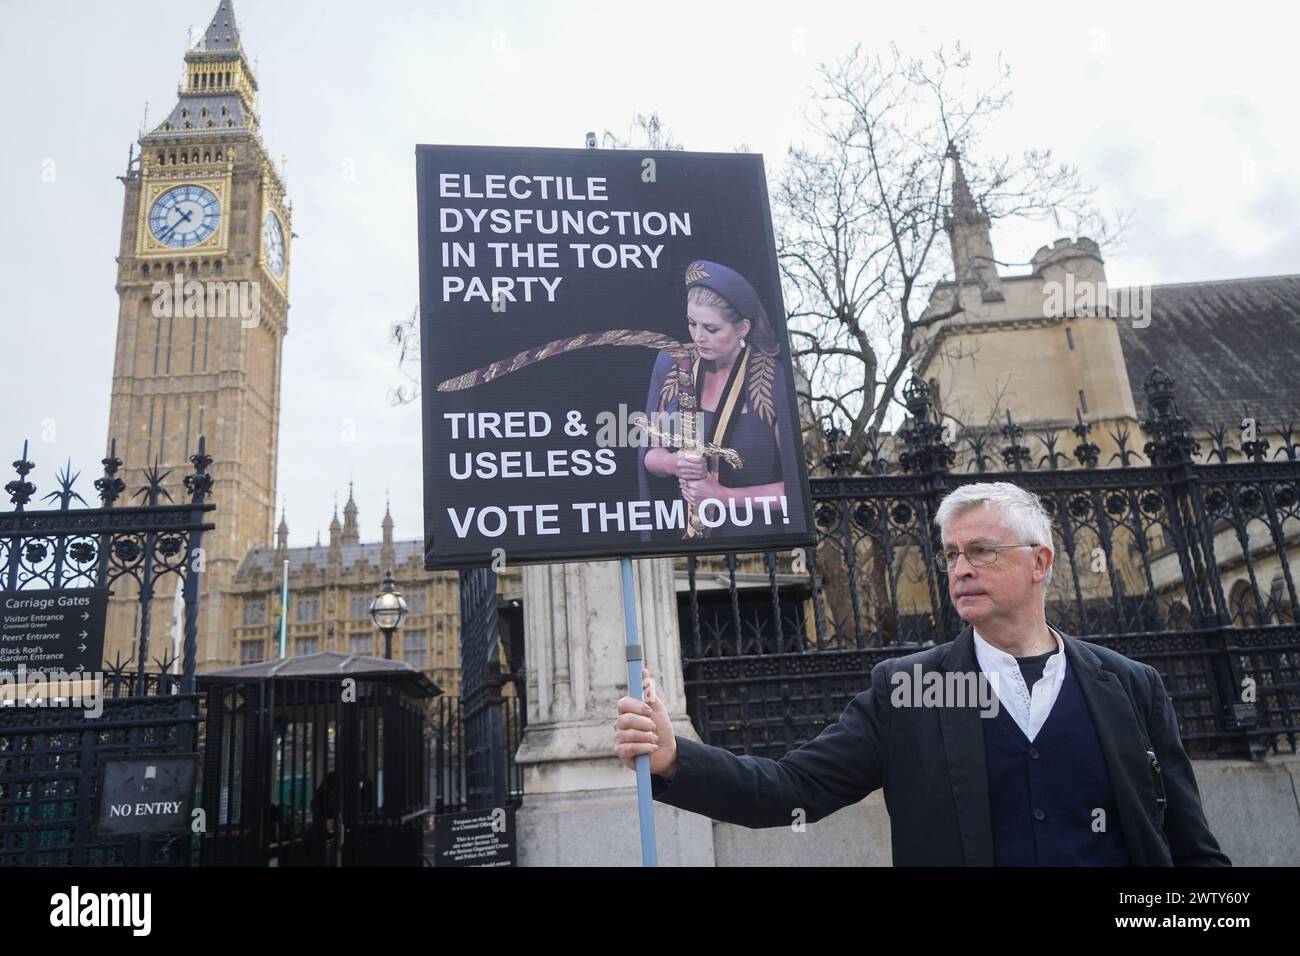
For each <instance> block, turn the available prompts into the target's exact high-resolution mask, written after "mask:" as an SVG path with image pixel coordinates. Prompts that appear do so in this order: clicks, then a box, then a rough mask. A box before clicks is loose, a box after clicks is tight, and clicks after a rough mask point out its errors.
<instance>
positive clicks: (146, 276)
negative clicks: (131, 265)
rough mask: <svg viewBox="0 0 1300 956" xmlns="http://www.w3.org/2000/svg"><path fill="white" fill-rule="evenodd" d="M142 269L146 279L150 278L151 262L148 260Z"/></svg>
mask: <svg viewBox="0 0 1300 956" xmlns="http://www.w3.org/2000/svg"><path fill="white" fill-rule="evenodd" d="M140 271H141V272H143V273H144V277H145V278H146V279H147V278H149V263H147V262H146V263H145V264H144V265H143V266H141V267H140Z"/></svg>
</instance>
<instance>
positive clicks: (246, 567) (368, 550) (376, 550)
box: [235, 539, 424, 577]
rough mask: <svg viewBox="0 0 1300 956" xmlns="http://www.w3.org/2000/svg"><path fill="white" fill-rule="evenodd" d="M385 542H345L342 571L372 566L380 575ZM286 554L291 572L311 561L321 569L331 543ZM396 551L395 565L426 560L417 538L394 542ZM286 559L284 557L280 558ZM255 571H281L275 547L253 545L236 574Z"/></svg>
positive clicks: (290, 550) (327, 560)
mask: <svg viewBox="0 0 1300 956" xmlns="http://www.w3.org/2000/svg"><path fill="white" fill-rule="evenodd" d="M383 547H384V545H383V543H382V542H380V541H363V542H360V543H357V544H345V545H342V546H341V547H340V548H339V552H340V554H339V558H340V565H341V567H342V568H343V570H345V571H346V570H348V569H349V568H354V567H356V566H357V565H361V564H366V565H369V566H370V567H371V568H372V569H374V571H375V572H376V573H377V574H379V573H382V572H383V571H386V570H388V569H387V568H381V567H380V566H379V559H380V556H381V554H382V553H383ZM287 550H288V554H287V555H286V557H288V559H289V575H290V577H292V576H293V575H294V574H296V573H298V572H300V571H302V570H303V569H304V568H305V567H306V565H307V564H308V563H311V564H314V565H315V566H316V567H318V568H327V567H329V561H330V549H329V546H328V545H323V544H322V545H311V546H308V547H302V548H289V549H287ZM393 553H394V555H395V557H396V564H397V565H398V566H401V565H403V564H406V563H407V562H408V561H410V560H412V559H419V560H420V561H423V560H424V542H423V541H420V540H418V539H417V540H415V541H394V542H393ZM281 560H283V558H282V559H281ZM254 570H259V571H263V572H265V573H267V574H271V575H275V574H279V573H280V565H279V564H278V562H277V561H276V550H275V548H254V549H253V550H251V551H249V552H248V553H247V554H246V555H244V560H243V561H241V562H240V564H239V570H238V571H236V572H235V576H236V577H240V576H243V575H246V574H249V573H251V572H253V571H254Z"/></svg>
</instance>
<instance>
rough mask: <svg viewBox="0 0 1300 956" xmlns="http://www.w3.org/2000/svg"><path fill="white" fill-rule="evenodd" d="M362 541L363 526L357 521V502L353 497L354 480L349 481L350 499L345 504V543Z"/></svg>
mask: <svg viewBox="0 0 1300 956" xmlns="http://www.w3.org/2000/svg"><path fill="white" fill-rule="evenodd" d="M360 541H361V526H360V524H358V523H357V502H356V499H354V498H353V497H352V482H350V481H349V482H348V501H347V504H345V505H344V506H343V543H344V544H358V543H359V542H360Z"/></svg>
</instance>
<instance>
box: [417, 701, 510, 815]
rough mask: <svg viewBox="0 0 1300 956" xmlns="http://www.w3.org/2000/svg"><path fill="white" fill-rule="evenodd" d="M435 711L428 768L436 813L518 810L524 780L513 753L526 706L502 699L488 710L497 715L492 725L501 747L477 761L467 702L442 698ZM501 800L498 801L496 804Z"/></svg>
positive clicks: (433, 708)
mask: <svg viewBox="0 0 1300 956" xmlns="http://www.w3.org/2000/svg"><path fill="white" fill-rule="evenodd" d="M431 706H432V709H431V713H430V721H429V727H430V736H429V740H428V748H429V760H428V766H429V772H430V778H431V779H430V792H431V793H432V794H433V801H434V808H435V812H436V813H459V812H461V811H464V810H481V809H485V808H488V807H500V806H516V807H517V806H519V804H520V803H521V802H522V801H523V795H524V776H523V768H522V767H520V766H519V764H518V763H516V762H515V753H516V752H517V751H518V750H519V744H520V742H521V740H522V739H523V730H524V721H523V720H522V706H523V701H522V700H520V698H518V697H507V696H500V697H498V699H496V700H495V701H494V702H492V703H490V704H488V705H486V706H487V707H489V708H490V709H491V712H492V714H493V717H492V725H493V726H497V727H499V728H500V730H499V738H495V739H498V740H499V745H497V747H496V749H494V750H492V751H489V752H487V753H480V754H478V755H476V756H475V757H474V758H473V759H471V757H470V743H469V741H470V734H469V730H470V727H469V725H468V722H467V720H466V717H465V713H466V711H465V702H464V698H461V697H450V696H448V697H439V698H437V699H436V700H434V701H433V702H432V705H431ZM481 712H482V711H480V713H481ZM498 795H499V796H500V799H499V800H498V801H497V802H495V803H493V802H492V801H493V800H494V799H495V798H496V797H497V796H498Z"/></svg>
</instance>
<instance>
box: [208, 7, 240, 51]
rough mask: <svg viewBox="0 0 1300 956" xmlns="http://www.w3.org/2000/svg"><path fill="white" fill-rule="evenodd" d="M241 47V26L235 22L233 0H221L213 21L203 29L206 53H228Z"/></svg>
mask: <svg viewBox="0 0 1300 956" xmlns="http://www.w3.org/2000/svg"><path fill="white" fill-rule="evenodd" d="M238 49H239V26H238V25H237V24H236V23H235V4H234V3H233V0H221V2H220V3H219V4H217V12H216V13H214V14H213V15H212V22H211V23H209V24H208V28H207V29H206V30H204V31H203V50H204V52H205V53H228V52H232V51H235V50H238Z"/></svg>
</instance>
